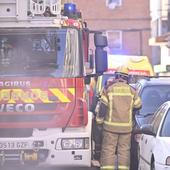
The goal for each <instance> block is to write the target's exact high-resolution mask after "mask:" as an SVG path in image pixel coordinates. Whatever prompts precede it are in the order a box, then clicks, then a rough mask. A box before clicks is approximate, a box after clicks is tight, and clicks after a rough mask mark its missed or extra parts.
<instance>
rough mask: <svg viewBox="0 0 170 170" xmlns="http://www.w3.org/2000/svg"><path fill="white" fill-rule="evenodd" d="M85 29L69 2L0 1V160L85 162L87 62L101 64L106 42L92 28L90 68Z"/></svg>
mask: <svg viewBox="0 0 170 170" xmlns="http://www.w3.org/2000/svg"><path fill="white" fill-rule="evenodd" d="M90 33H91V32H90V31H89V29H88V28H87V25H86V24H84V23H83V21H82V18H81V13H80V12H79V11H78V10H77V9H76V6H75V4H72V3H67V4H62V3H61V0H13V1H8V0H1V1H0V163H1V165H4V164H11V163H18V164H27V163H28V164H32V163H33V164H36V165H37V166H43V165H45V166H51V165H55V166H87V167H90V166H91V154H92V144H91V142H92V138H91V128H92V113H91V112H89V111H88V110H89V109H88V104H87V103H88V102H87V100H86V99H87V90H86V84H85V83H86V82H87V80H88V79H89V77H90V75H89V74H87V66H88V70H89V69H91V70H92V74H98V73H102V72H103V71H105V70H106V63H107V61H106V57H107V56H106V52H105V51H104V50H103V48H104V47H105V46H106V45H107V44H106V42H107V40H106V38H105V37H103V36H102V35H101V34H100V33H95V34H94V42H95V47H96V49H95V56H94V61H95V64H94V67H92V62H90V61H92V60H91V59H92V58H91V57H90V55H89V35H90ZM92 33H94V32H92ZM101 60H102V62H101ZM85 96H86V98H85Z"/></svg>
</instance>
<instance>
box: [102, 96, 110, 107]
mask: <svg viewBox="0 0 170 170" xmlns="http://www.w3.org/2000/svg"><path fill="white" fill-rule="evenodd" d="M101 101H102V103H104V104H105V105H107V103H108V100H107V97H106V96H104V95H102V97H101Z"/></svg>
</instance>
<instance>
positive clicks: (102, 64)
mask: <svg viewBox="0 0 170 170" xmlns="http://www.w3.org/2000/svg"><path fill="white" fill-rule="evenodd" d="M94 44H95V46H96V49H95V64H96V65H95V67H96V73H97V74H102V73H103V72H105V71H106V70H107V52H106V51H105V50H104V47H106V46H107V38H106V36H104V35H102V34H101V33H95V34H94Z"/></svg>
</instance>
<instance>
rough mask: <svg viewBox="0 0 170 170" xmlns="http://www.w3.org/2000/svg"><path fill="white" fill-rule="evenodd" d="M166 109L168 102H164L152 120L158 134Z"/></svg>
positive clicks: (154, 129)
mask: <svg viewBox="0 0 170 170" xmlns="http://www.w3.org/2000/svg"><path fill="white" fill-rule="evenodd" d="M165 110H166V104H163V105H162V106H161V107H160V108H159V109H158V110H157V111H156V113H155V114H154V117H153V118H152V120H151V121H152V122H151V124H152V125H153V131H154V132H155V134H157V131H158V128H159V125H160V122H161V120H162V117H163V116H164V113H165Z"/></svg>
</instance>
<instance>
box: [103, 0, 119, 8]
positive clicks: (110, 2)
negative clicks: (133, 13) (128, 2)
mask: <svg viewBox="0 0 170 170" xmlns="http://www.w3.org/2000/svg"><path fill="white" fill-rule="evenodd" d="M121 5H122V1H121V0H106V7H108V8H109V9H115V8H116V7H117V6H121Z"/></svg>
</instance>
